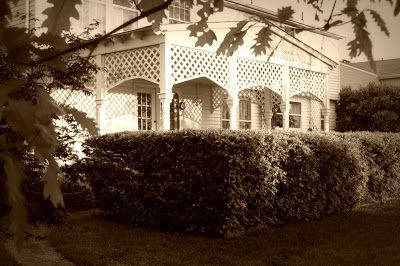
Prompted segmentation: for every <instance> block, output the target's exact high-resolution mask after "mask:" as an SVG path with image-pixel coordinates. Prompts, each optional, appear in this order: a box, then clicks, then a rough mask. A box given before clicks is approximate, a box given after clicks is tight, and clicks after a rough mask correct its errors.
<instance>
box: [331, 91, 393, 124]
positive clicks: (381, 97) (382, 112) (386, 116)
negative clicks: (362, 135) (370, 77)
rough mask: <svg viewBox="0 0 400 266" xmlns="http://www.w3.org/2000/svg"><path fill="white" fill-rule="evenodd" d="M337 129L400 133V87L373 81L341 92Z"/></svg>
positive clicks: (337, 110)
mask: <svg viewBox="0 0 400 266" xmlns="http://www.w3.org/2000/svg"><path fill="white" fill-rule="evenodd" d="M339 96H340V100H339V103H338V106H337V108H336V113H337V119H336V120H337V122H336V130H338V131H341V132H346V131H380V132H400V87H399V86H393V85H389V84H385V83H383V84H374V83H370V84H368V85H367V86H364V87H359V88H351V87H345V88H343V89H342V90H341V91H340V95H339Z"/></svg>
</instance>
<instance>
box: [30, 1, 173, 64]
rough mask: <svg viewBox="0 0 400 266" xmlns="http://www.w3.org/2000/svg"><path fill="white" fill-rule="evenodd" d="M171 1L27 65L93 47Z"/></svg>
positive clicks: (164, 6)
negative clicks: (83, 41)
mask: <svg viewBox="0 0 400 266" xmlns="http://www.w3.org/2000/svg"><path fill="white" fill-rule="evenodd" d="M172 1H173V0H167V1H166V2H165V3H164V4H162V5H159V6H157V7H155V8H152V9H150V10H148V11H144V12H141V13H140V16H137V17H136V18H133V19H131V20H128V21H127V22H125V23H123V24H122V25H120V26H118V27H116V28H115V29H113V30H112V31H110V32H109V33H107V34H104V35H102V36H100V37H98V38H96V39H93V40H90V41H88V42H85V43H82V44H79V45H77V46H74V47H71V48H69V49H66V50H64V51H61V52H58V53H56V54H54V55H51V56H48V57H45V58H43V59H40V60H37V61H33V62H31V63H29V64H28V65H29V66H35V65H38V64H42V63H44V62H46V61H50V60H52V59H54V58H57V57H59V56H62V55H65V54H68V53H71V52H75V51H77V50H80V49H82V48H85V47H87V46H89V45H93V44H94V45H98V44H99V43H100V42H102V41H104V40H105V39H107V38H108V37H110V36H111V35H112V34H114V33H116V32H117V31H119V30H121V29H123V28H125V27H126V26H129V25H131V24H132V23H134V22H136V21H138V20H139V19H142V18H145V17H148V16H149V15H151V14H153V13H156V12H158V11H161V10H163V9H166V8H167V7H168V6H169V5H170V4H171V3H172Z"/></svg>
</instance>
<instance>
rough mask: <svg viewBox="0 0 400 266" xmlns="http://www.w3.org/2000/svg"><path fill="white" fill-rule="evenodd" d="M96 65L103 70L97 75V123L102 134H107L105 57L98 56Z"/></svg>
mask: <svg viewBox="0 0 400 266" xmlns="http://www.w3.org/2000/svg"><path fill="white" fill-rule="evenodd" d="M96 64H97V66H99V67H100V68H101V69H100V70H99V72H97V74H96V88H95V93H96V123H97V127H98V128H99V131H100V134H104V133H105V132H106V128H105V120H106V107H107V92H106V78H105V72H104V69H103V67H104V64H103V56H102V55H97V56H96Z"/></svg>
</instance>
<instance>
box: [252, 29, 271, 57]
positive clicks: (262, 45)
mask: <svg viewBox="0 0 400 266" xmlns="http://www.w3.org/2000/svg"><path fill="white" fill-rule="evenodd" d="M271 35H272V31H271V29H270V27H264V28H262V29H261V30H260V31H259V32H258V33H257V37H256V38H255V39H254V40H255V41H256V43H255V44H254V45H253V46H252V47H251V49H253V51H254V54H255V55H256V56H257V55H262V54H267V48H271V45H270V44H269V43H270V42H271V41H272V38H271Z"/></svg>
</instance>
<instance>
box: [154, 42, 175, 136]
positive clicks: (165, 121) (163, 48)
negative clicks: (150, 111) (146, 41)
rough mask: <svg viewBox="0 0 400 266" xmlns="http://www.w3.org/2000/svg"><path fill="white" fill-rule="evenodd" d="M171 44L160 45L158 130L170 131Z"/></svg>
mask: <svg viewBox="0 0 400 266" xmlns="http://www.w3.org/2000/svg"><path fill="white" fill-rule="evenodd" d="M172 86H173V84H172V82H171V44H169V43H162V44H160V93H159V94H158V98H159V100H160V119H161V123H160V124H161V126H160V128H159V129H160V130H164V131H166V130H169V129H170V113H169V112H170V110H169V109H170V103H171V101H172V97H173V95H172Z"/></svg>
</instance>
